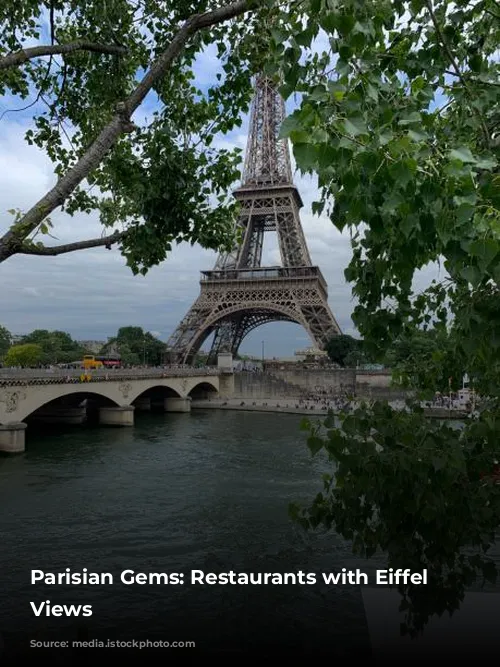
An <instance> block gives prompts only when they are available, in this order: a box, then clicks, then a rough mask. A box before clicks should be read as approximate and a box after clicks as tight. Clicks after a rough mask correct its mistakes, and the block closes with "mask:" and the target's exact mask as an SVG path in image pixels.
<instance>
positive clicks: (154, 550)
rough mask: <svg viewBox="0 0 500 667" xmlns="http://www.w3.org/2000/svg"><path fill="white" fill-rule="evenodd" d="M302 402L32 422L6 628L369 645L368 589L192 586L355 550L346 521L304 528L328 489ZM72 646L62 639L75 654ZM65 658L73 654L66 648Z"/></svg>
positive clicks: (13, 483) (209, 641) (16, 647)
mask: <svg viewBox="0 0 500 667" xmlns="http://www.w3.org/2000/svg"><path fill="white" fill-rule="evenodd" d="M300 421H301V417H299V416H296V415H278V414H263V413H261V414H255V413H247V412H237V411H216V410H207V411H203V410H197V411H193V412H192V413H191V414H172V413H170V414H158V415H156V414H138V415H137V416H136V425H135V427H134V428H123V429H113V428H102V427H101V428H99V427H90V426H88V427H73V428H70V427H66V428H60V429H53V430H51V431H44V432H37V431H36V430H35V429H34V428H31V430H30V431H29V432H28V436H27V447H26V453H25V454H23V455H19V456H14V457H6V458H1V459H0V501H1V502H0V529H1V540H2V548H1V551H0V568H1V569H0V571H1V572H2V573H3V576H2V586H1V588H0V633H1V634H2V635H3V641H4V643H5V646H6V648H7V649H8V651H10V652H11V653H12V655H14V654H15V655H17V654H18V652H20V653H19V654H21V653H22V650H24V648H25V647H26V645H27V644H26V643H27V639H28V638H33V639H43V640H46V639H54V640H56V639H60V638H61V637H69V638H77V637H84V638H89V639H100V640H106V639H128V640H129V639H151V640H166V641H170V642H172V641H195V642H196V647H197V648H199V649H201V650H202V651H205V652H207V653H210V652H211V651H214V652H215V651H216V652H241V653H244V652H245V653H248V652H252V651H256V650H257V651H258V653H259V655H262V656H265V655H268V654H269V655H272V654H274V652H276V651H278V652H280V654H281V655H283V654H284V653H285V652H289V653H291V654H292V653H297V652H303V653H309V652H314V651H315V650H317V649H318V648H319V647H329V652H330V654H331V656H332V657H346V656H350V657H351V658H352V657H353V655H355V654H361V655H368V653H369V639H368V629H367V622H366V618H365V613H364V607H363V601H362V597H361V592H360V588H359V587H357V586H352V585H345V586H342V585H337V586H329V587H327V586H325V585H324V584H322V585H311V586H308V585H304V586H298V585H297V586H293V585H282V586H273V585H267V586H231V585H228V586H217V585H213V586H211V585H203V586H201V585H189V576H188V573H189V572H190V571H191V570H203V571H205V572H228V571H230V570H233V571H237V572H297V571H298V570H302V571H304V572H315V573H318V576H319V573H321V572H329V571H332V570H335V571H338V570H339V569H340V568H342V567H347V568H353V567H360V568H361V569H362V570H363V571H365V572H368V573H372V572H374V570H375V568H376V567H377V566H378V567H383V561H377V560H373V561H370V562H366V561H360V560H356V559H355V558H354V557H353V556H352V555H351V552H350V548H349V545H348V544H346V543H344V542H343V541H342V540H341V539H340V538H339V537H338V536H336V535H335V534H333V533H329V534H324V533H306V532H304V531H303V530H302V529H301V528H299V527H298V526H296V525H294V524H293V523H292V522H291V521H290V520H289V518H288V514H287V506H288V503H289V502H290V501H307V500H310V499H312V498H313V496H314V495H315V494H316V493H317V492H318V491H319V490H320V489H321V480H320V477H321V473H322V472H323V471H324V470H325V461H324V459H322V458H321V457H318V458H312V457H311V456H310V454H309V451H308V449H307V447H306V445H305V435H304V433H302V432H301V431H300V430H299V424H300ZM66 567H69V568H71V570H72V571H74V572H77V571H81V570H82V569H83V568H84V567H86V568H87V569H88V570H89V571H93V572H110V573H113V575H114V577H115V583H114V585H112V586H109V585H108V586H94V587H93V586H52V587H51V586H43V585H35V586H34V585H32V584H31V583H30V571H31V570H32V569H40V570H44V571H47V572H59V571H64V569H65V568H66ZM125 569H131V570H134V571H135V572H145V573H148V572H183V573H186V575H187V578H186V585H184V586H175V585H169V586H165V585H157V586H154V585H144V586H141V585H133V586H125V585H123V584H121V583H120V581H119V575H120V572H122V571H123V570H125ZM44 600H50V602H51V604H52V605H54V604H76V605H77V604H91V605H92V608H93V615H92V616H91V617H90V618H79V619H74V618H73V619H71V618H64V617H62V618H53V617H45V616H43V617H41V618H36V617H35V616H34V614H33V612H32V610H31V607H30V602H34V603H36V604H37V605H38V604H40V603H41V602H43V601H44ZM63 654H66V652H64V651H63V652H61V651H59V652H54V656H53V660H55V661H56V662H57V661H58V659H59V660H61V661H63ZM66 659H67V655H66Z"/></svg>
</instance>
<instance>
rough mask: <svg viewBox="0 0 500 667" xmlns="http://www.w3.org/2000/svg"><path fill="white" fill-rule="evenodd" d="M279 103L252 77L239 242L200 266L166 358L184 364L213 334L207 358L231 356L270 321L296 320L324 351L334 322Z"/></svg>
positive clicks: (266, 84)
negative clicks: (269, 245)
mask: <svg viewBox="0 0 500 667" xmlns="http://www.w3.org/2000/svg"><path fill="white" fill-rule="evenodd" d="M284 118H285V104H284V101H283V99H282V98H281V96H280V95H279V93H278V91H277V90H276V88H275V86H274V85H273V83H272V82H271V81H270V80H269V79H268V78H266V77H265V76H258V77H257V79H256V83H255V97H254V100H253V103H252V109H251V116H250V133H249V137H248V144H247V152H246V157H245V164H244V169H243V178H242V184H241V186H240V187H239V188H238V189H237V190H236V191H235V192H234V193H233V194H234V196H235V197H236V199H238V201H239V202H240V205H241V208H240V213H239V217H238V220H237V222H236V225H237V228H238V229H239V231H240V234H239V236H240V238H241V239H242V241H241V243H240V244H238V245H235V247H234V248H233V250H232V251H231V252H229V253H224V254H220V255H219V256H218V258H217V261H216V264H215V267H214V269H213V270H212V271H202V276H201V281H200V286H201V290H200V295H199V297H198V298H197V299H196V301H195V302H194V304H193V305H192V306H191V308H190V309H189V311H188V313H187V315H186V316H185V317H184V319H183V320H182V322H181V323H180V324H179V326H178V327H177V329H176V330H175V332H174V333H173V334H172V336H171V337H170V339H169V341H168V343H167V349H168V351H169V357H170V360H171V361H172V362H176V363H184V364H189V363H192V362H193V359H194V356H195V355H196V353H197V352H198V351H199V349H200V348H201V346H202V344H203V342H204V341H205V340H206V338H207V337H208V336H209V335H210V334H211V333H214V332H215V335H214V338H213V342H212V347H211V350H210V353H209V358H208V363H209V364H211V363H216V362H217V355H218V354H219V353H221V352H232V354H233V355H235V354H236V353H237V351H238V348H239V346H240V344H241V342H242V340H243V339H244V338H245V336H246V335H247V334H248V333H249V332H250V331H252V330H253V329H255V328H256V327H258V326H260V325H261V324H266V323H268V322H275V321H286V322H295V323H297V324H301V325H302V326H303V327H304V328H305V329H306V331H307V332H308V333H309V335H310V337H311V339H312V341H313V343H314V344H315V346H316V347H318V348H320V349H324V348H325V346H326V343H327V342H328V340H329V339H330V338H331V337H332V336H334V335H336V334H340V333H341V331H340V328H339V326H338V324H337V322H336V320H335V318H334V316H333V314H332V312H331V310H330V307H329V306H328V290H327V285H326V281H325V279H324V278H323V275H322V273H321V271H320V269H319V268H318V267H317V266H313V265H312V262H311V257H310V255H309V250H308V248H307V243H306V240H305V237H304V232H303V230H302V225H301V222H300V216H299V209H300V208H301V206H302V199H301V197H300V195H299V192H298V190H297V188H296V187H295V185H294V183H293V177H292V169H291V163H290V154H289V148H288V142H287V141H286V140H285V139H279V138H278V132H279V128H280V126H281V123H282V122H283V120H284ZM267 232H275V233H276V234H277V237H278V246H279V251H280V255H281V262H282V266H272V267H263V266H262V265H261V262H262V249H263V241H264V234H265V233H267Z"/></svg>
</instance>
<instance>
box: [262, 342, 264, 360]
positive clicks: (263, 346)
mask: <svg viewBox="0 0 500 667" xmlns="http://www.w3.org/2000/svg"><path fill="white" fill-rule="evenodd" d="M262 363H264V341H262Z"/></svg>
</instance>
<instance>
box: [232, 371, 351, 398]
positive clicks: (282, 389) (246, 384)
mask: <svg viewBox="0 0 500 667" xmlns="http://www.w3.org/2000/svg"><path fill="white" fill-rule="evenodd" d="M355 382H356V371H354V370H345V369H334V370H330V371H321V370H302V371H289V370H285V371H274V372H273V373H249V372H245V371H243V372H241V373H235V375H234V397H235V398H255V399H258V398H278V399H279V398H299V397H305V396H307V395H309V394H315V393H320V392H323V391H326V392H327V393H328V394H330V395H337V394H342V393H352V392H354V388H355Z"/></svg>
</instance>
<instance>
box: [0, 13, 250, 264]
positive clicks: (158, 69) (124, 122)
mask: <svg viewBox="0 0 500 667" xmlns="http://www.w3.org/2000/svg"><path fill="white" fill-rule="evenodd" d="M260 4H261V0H236V2H233V3H231V4H230V5H226V6H224V7H219V8H218V9H214V10H213V11H209V12H206V13H204V14H194V15H193V16H191V17H190V18H189V19H188V20H187V21H186V22H185V23H184V24H183V26H182V27H181V28H180V29H179V31H178V33H177V34H176V35H175V37H174V38H173V39H172V41H171V42H170V44H169V45H168V47H167V48H166V49H165V50H164V51H163V53H162V54H161V55H160V57H159V58H158V59H157V60H156V62H155V63H153V65H152V66H151V67H150V69H149V70H148V72H147V73H146V74H145V76H144V78H143V79H142V81H141V82H140V83H139V85H138V86H137V87H136V88H135V90H134V91H133V92H132V93H131V94H130V95H129V96H128V98H126V99H125V100H124V101H123V102H120V103H118V104H117V105H116V113H115V115H114V116H113V118H112V119H111V120H110V122H109V123H108V124H107V125H106V126H105V127H103V129H102V130H101V132H100V133H99V135H98V136H97V137H96V139H95V140H94V142H93V143H92V144H91V145H90V146H89V148H88V149H87V150H86V151H85V153H84V154H83V155H82V157H81V158H80V160H79V161H78V162H77V163H76V164H75V166H74V167H72V168H71V169H69V170H68V171H67V172H66V173H65V174H64V175H63V176H62V177H61V178H60V179H59V180H58V181H57V183H56V184H55V186H54V187H53V188H52V189H51V190H50V191H49V192H47V193H46V194H45V195H44V196H43V197H42V198H41V199H40V200H39V201H38V202H37V203H36V204H35V205H34V206H33V207H32V208H31V209H30V210H29V211H27V213H25V215H24V216H23V217H22V218H21V219H20V220H19V221H18V222H16V223H15V224H14V225H12V227H11V228H10V229H9V231H8V232H7V233H6V234H4V236H3V237H2V238H0V263H1V262H3V261H5V260H6V259H8V258H9V257H10V256H11V255H13V254H15V253H16V252H18V248H19V245H20V243H22V241H23V240H24V239H25V238H26V237H27V236H28V234H31V233H32V232H33V231H34V230H35V229H36V228H37V226H38V225H39V224H40V223H41V222H42V221H43V220H44V219H45V218H46V217H47V216H48V215H50V213H52V211H54V210H55V209H56V208H57V207H59V206H61V205H62V204H63V202H64V201H65V200H66V198H67V197H68V196H69V195H70V194H71V193H72V192H73V190H75V188H76V187H77V186H78V185H79V184H80V183H81V182H82V181H83V180H84V179H85V178H86V177H87V176H88V175H89V174H90V173H91V172H92V171H93V170H94V169H95V168H96V167H97V166H98V165H99V164H100V162H101V161H102V159H103V158H104V156H105V155H106V153H107V152H108V151H109V150H110V149H111V148H112V147H113V146H114V144H115V143H116V141H117V140H118V138H119V137H120V135H121V134H123V133H125V132H130V131H131V123H130V116H131V115H132V114H133V113H134V111H136V109H137V108H138V107H139V106H140V104H141V103H142V101H143V100H144V98H145V97H146V95H147V94H148V92H149V91H150V90H151V89H152V87H153V86H154V85H155V83H156V82H157V81H159V80H160V79H162V78H163V77H164V76H165V75H166V73H167V72H168V70H169V68H170V66H171V64H172V62H173V61H174V60H175V59H176V58H177V56H178V55H179V54H180V53H181V52H182V50H183V49H184V46H185V45H186V42H187V41H188V39H189V38H190V37H191V36H192V35H194V34H196V33H197V32H198V31H199V30H201V29H203V28H207V27H209V26H212V25H217V24H219V23H223V22H224V21H227V20H228V19H231V18H234V17H236V16H239V15H240V14H244V13H245V12H246V11H248V10H250V9H253V8H254V7H258V6H259V5H260ZM35 48H37V47H35ZM16 246H17V248H16Z"/></svg>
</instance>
